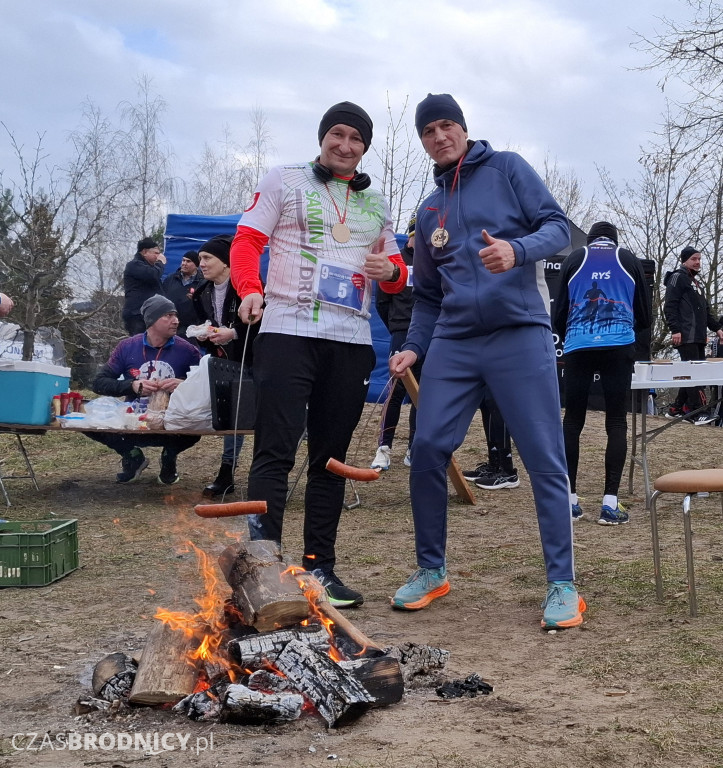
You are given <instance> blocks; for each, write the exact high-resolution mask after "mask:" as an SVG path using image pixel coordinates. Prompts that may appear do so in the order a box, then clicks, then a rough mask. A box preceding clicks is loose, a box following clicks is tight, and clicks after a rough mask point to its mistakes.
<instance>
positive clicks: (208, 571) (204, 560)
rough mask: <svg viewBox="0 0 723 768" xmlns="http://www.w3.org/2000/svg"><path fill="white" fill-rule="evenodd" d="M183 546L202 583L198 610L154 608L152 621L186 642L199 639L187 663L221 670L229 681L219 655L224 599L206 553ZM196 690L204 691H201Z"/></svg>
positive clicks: (225, 663)
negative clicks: (193, 558) (191, 554)
mask: <svg viewBox="0 0 723 768" xmlns="http://www.w3.org/2000/svg"><path fill="white" fill-rule="evenodd" d="M186 544H187V547H189V548H190V549H193V551H194V552H195V554H196V559H197V561H198V570H199V573H200V574H201V578H202V579H203V592H202V593H201V595H200V596H199V597H196V598H194V602H195V603H196V605H197V606H198V609H199V610H198V611H196V613H188V612H185V611H168V610H166V609H164V608H158V609H157V611H156V615H155V618H156V619H158V620H159V621H163V622H165V623H166V624H168V625H169V626H170V627H171V629H173V630H175V631H179V632H183V633H184V634H185V635H186V637H188V638H191V637H201V641H200V643H199V645H198V647H197V648H196V649H195V650H194V651H191V652H190V653H189V661H190V662H191V663H193V664H195V663H196V662H197V661H199V660H201V661H203V662H206V663H208V664H213V665H216V666H218V667H220V668H221V669H224V670H225V671H226V672H227V673H228V674H229V676H230V677H231V680H232V681H233V680H234V678H235V675H234V673H233V669H232V666H231V662H230V661H229V659H228V658H227V657H226V656H225V655H224V654H223V653H221V652H220V651H219V646H220V645H221V643H222V642H223V640H224V631H225V629H226V623H225V621H224V614H223V607H224V602H225V595H224V594H222V592H221V590H220V588H219V579H218V577H217V575H216V571H215V568H214V566H213V565H212V564H211V563H210V562H209V559H208V556H207V555H206V553H205V552H204V551H203V550H201V549H199V548H198V547H196V546H195V545H194V544H193V543H192V542H190V541H189V542H186ZM206 687H208V685H206ZM199 690H204V688H200V689H199Z"/></svg>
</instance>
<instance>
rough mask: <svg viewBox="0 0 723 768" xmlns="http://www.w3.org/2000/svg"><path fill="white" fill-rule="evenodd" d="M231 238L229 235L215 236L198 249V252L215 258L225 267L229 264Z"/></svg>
mask: <svg viewBox="0 0 723 768" xmlns="http://www.w3.org/2000/svg"><path fill="white" fill-rule="evenodd" d="M232 241H233V237H232V236H231V235H216V236H215V237H212V238H211V239H210V240H206V242H205V243H204V244H203V245H202V246H201V247H200V248H199V249H198V252H199V253H201V251H205V252H206V253H210V254H211V256H215V257H216V258H217V259H220V260H221V261H222V262H223V263H224V264H225V265H226V266H228V265H229V264H230V263H231V243H232Z"/></svg>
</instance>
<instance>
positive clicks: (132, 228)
mask: <svg viewBox="0 0 723 768" xmlns="http://www.w3.org/2000/svg"><path fill="white" fill-rule="evenodd" d="M137 87H138V101H137V102H124V103H122V104H121V113H122V119H123V123H124V129H125V130H124V136H123V141H122V146H121V154H120V157H121V158H122V161H123V163H124V169H123V172H122V175H123V176H124V177H126V178H129V179H131V180H132V182H133V183H132V186H131V187H130V188H129V189H128V192H127V199H126V210H125V212H124V215H123V217H122V218H121V220H120V221H119V223H118V234H119V235H120V236H121V237H122V238H123V239H124V240H126V242H132V241H135V240H137V239H139V237H143V236H145V235H149V234H150V232H151V231H152V230H155V229H158V227H159V226H162V222H163V220H164V217H165V213H166V210H167V207H168V205H167V204H168V203H169V202H170V201H172V200H173V197H174V186H175V184H174V179H173V174H172V159H173V153H172V151H171V148H170V146H169V145H168V143H167V142H166V141H165V140H164V138H163V115H164V113H165V111H166V108H167V107H166V102H165V100H164V99H163V98H162V97H161V96H159V95H158V94H154V93H153V88H152V81H151V79H150V78H149V77H147V76H145V75H144V76H143V77H141V78H140V79H139V80H138V81H137Z"/></svg>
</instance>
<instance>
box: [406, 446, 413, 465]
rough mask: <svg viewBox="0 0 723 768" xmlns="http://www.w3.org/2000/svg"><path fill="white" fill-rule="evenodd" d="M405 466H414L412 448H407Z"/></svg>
mask: <svg viewBox="0 0 723 768" xmlns="http://www.w3.org/2000/svg"><path fill="white" fill-rule="evenodd" d="M404 466H405V467H411V466H412V449H411V448H407V452H406V453H405V454H404Z"/></svg>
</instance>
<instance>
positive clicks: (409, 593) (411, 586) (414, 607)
mask: <svg viewBox="0 0 723 768" xmlns="http://www.w3.org/2000/svg"><path fill="white" fill-rule="evenodd" d="M449 589H450V587H449V581H447V569H446V568H445V567H444V566H442V567H441V568H417V570H416V571H415V572H414V573H413V574H412V575H411V576H410V577H409V579H408V580H407V583H406V584H405V585H404V586H403V587H399V589H398V590H397V591H396V593H395V595H394V597H393V598H392V607H393V608H399V609H401V610H403V611H418V610H420V609H421V608H426V607H427V606H428V605H429V604H430V603H431V602H432V600H436V599H437V598H438V597H442V596H443V595H446V594H447V593H448V592H449Z"/></svg>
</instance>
